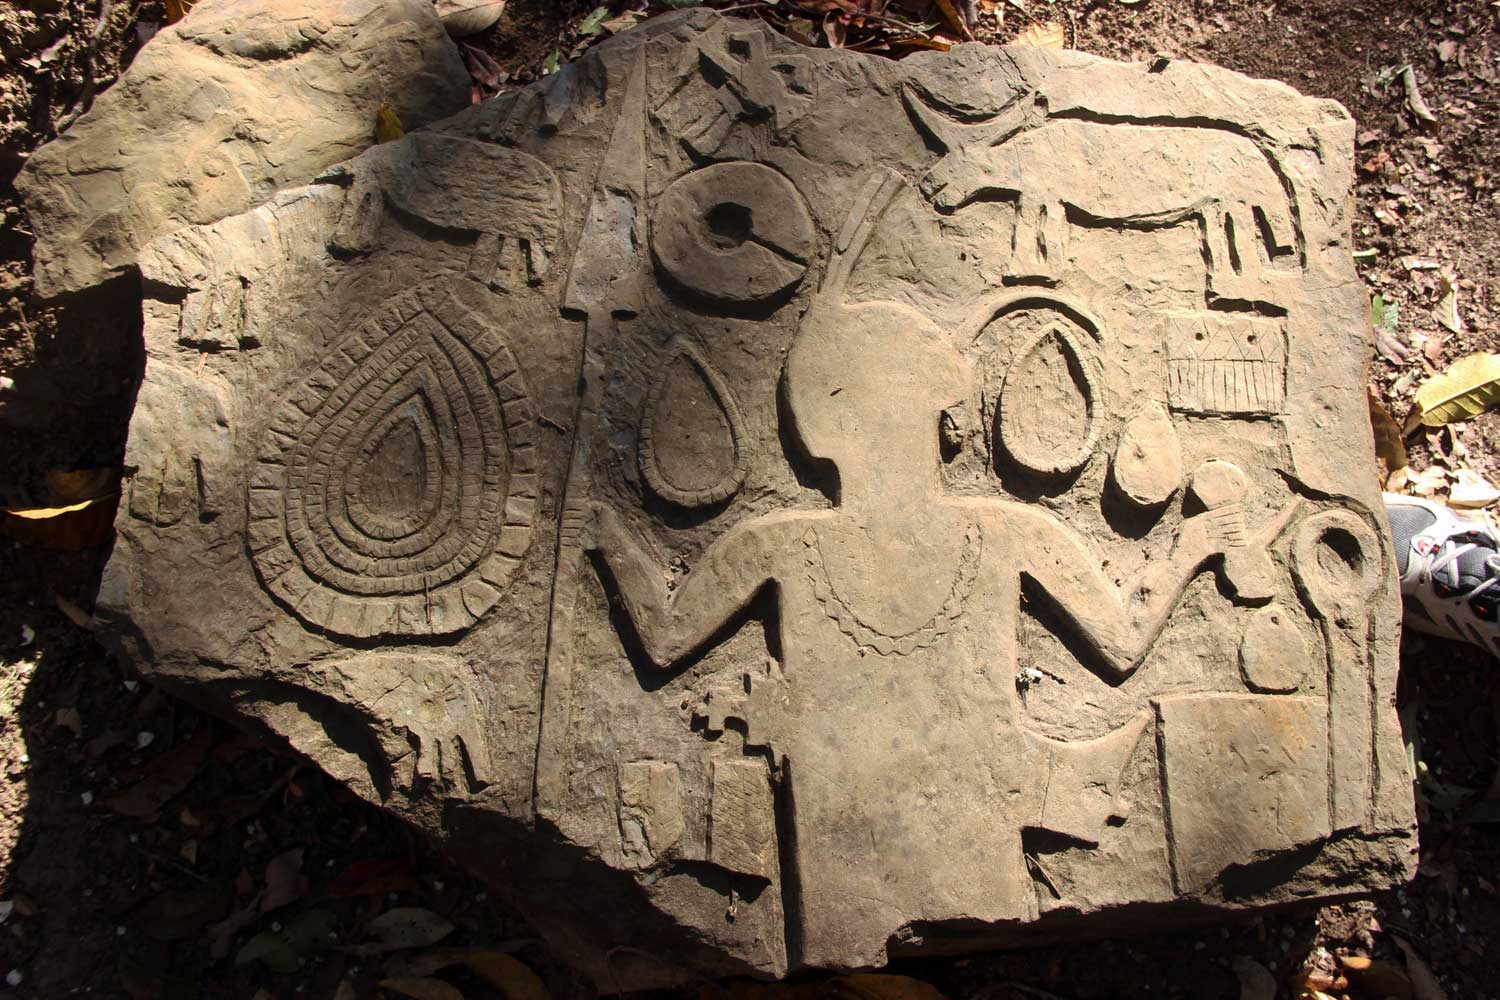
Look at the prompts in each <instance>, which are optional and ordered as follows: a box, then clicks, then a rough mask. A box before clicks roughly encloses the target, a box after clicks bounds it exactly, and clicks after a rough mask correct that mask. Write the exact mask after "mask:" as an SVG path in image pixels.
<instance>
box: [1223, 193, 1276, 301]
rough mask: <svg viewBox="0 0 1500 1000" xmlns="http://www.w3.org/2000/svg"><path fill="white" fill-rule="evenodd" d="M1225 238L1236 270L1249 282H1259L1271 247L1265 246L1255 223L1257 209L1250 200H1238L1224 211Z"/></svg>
mask: <svg viewBox="0 0 1500 1000" xmlns="http://www.w3.org/2000/svg"><path fill="white" fill-rule="evenodd" d="M1224 238H1225V242H1226V243H1227V244H1228V246H1229V252H1230V254H1231V256H1230V258H1229V259H1230V263H1231V265H1232V266H1233V267H1234V270H1235V272H1236V273H1237V274H1239V276H1240V277H1241V278H1242V279H1243V280H1244V281H1245V282H1247V283H1250V284H1253V283H1255V282H1258V281H1259V280H1260V275H1261V270H1262V269H1263V267H1264V265H1265V262H1266V260H1267V258H1269V257H1270V249H1269V248H1267V247H1265V246H1264V242H1265V241H1264V240H1262V239H1261V235H1260V227H1259V226H1257V225H1256V224H1255V209H1254V208H1252V207H1251V206H1250V204H1249V203H1248V202H1243V201H1240V202H1236V203H1235V205H1234V208H1233V209H1232V210H1230V211H1228V212H1225V213H1224ZM1262 254H1264V256H1262Z"/></svg>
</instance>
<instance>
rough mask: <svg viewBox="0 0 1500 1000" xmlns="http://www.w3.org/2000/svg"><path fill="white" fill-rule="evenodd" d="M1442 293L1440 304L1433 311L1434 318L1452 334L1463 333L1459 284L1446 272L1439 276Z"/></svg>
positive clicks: (1439, 298) (1439, 299)
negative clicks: (1459, 311)
mask: <svg viewBox="0 0 1500 1000" xmlns="http://www.w3.org/2000/svg"><path fill="white" fill-rule="evenodd" d="M1439 280H1440V282H1441V284H1440V286H1439V287H1440V291H1439V297H1438V304H1437V307H1436V308H1435V309H1433V310H1432V318H1433V319H1435V320H1437V321H1438V322H1439V323H1441V324H1442V325H1443V326H1444V327H1445V328H1446V329H1447V330H1448V331H1449V332H1450V333H1463V332H1464V323H1463V320H1462V319H1461V318H1460V317H1459V315H1458V282H1457V281H1455V280H1454V278H1453V275H1452V274H1450V273H1449V272H1447V271H1444V272H1442V273H1441V275H1439Z"/></svg>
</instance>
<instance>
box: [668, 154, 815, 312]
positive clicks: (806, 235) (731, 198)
mask: <svg viewBox="0 0 1500 1000" xmlns="http://www.w3.org/2000/svg"><path fill="white" fill-rule="evenodd" d="M813 244H814V231H813V223H812V215H811V213H809V212H808V209H807V203H806V202H805V201H804V200H803V198H802V195H801V194H799V193H798V192H797V189H796V188H795V187H793V186H792V182H791V181H789V180H787V179H786V178H785V177H783V176H782V175H781V174H779V173H777V172H776V171H775V170H772V169H771V168H770V167H767V166H764V165H762V164H759V163H743V162H736V163H715V164H713V165H712V166H708V167H704V168H703V169H701V170H695V171H693V172H692V173H689V174H686V175H684V176H682V177H679V178H678V179H677V180H676V181H674V182H673V183H672V185H671V186H670V187H668V188H667V189H666V191H664V192H662V195H661V198H660V200H659V201H658V203H657V206H656V211H655V214H654V216H653V218H652V223H651V249H652V251H653V253H654V254H655V256H656V261H657V264H658V265H659V266H660V267H661V268H662V269H663V270H665V271H666V273H667V274H668V275H670V276H671V278H672V279H673V280H674V281H676V282H677V283H678V284H679V285H681V286H682V287H684V288H686V289H687V290H689V291H691V292H695V293H697V294H699V295H701V296H703V297H704V298H707V299H711V300H714V301H717V302H727V303H732V304H746V303H752V302H760V301H763V300H765V299H769V298H771V297H772V296H775V295H777V294H779V293H781V292H784V291H786V290H787V289H788V288H791V287H792V286H793V285H795V284H796V283H797V282H798V281H801V280H802V276H803V275H804V274H806V273H807V266H808V261H809V260H810V259H811V256H812V252H813Z"/></svg>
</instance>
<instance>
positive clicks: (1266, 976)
mask: <svg viewBox="0 0 1500 1000" xmlns="http://www.w3.org/2000/svg"><path fill="white" fill-rule="evenodd" d="M1230 968H1232V969H1234V976H1235V978H1236V979H1238V980H1239V981H1240V1000H1276V977H1275V976H1273V975H1271V970H1270V969H1267V968H1266V967H1265V966H1264V965H1261V964H1260V963H1259V962H1257V961H1256V960H1255V959H1253V958H1249V957H1247V956H1245V955H1236V956H1235V957H1234V960H1233V961H1232V962H1230Z"/></svg>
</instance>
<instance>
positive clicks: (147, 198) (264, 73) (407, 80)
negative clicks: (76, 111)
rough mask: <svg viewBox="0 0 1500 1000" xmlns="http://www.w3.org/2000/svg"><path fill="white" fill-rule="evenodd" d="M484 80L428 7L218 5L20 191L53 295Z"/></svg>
mask: <svg viewBox="0 0 1500 1000" xmlns="http://www.w3.org/2000/svg"><path fill="white" fill-rule="evenodd" d="M468 100H469V77H468V73H467V71H466V70H465V69H464V66H463V62H462V60H461V59H460V58H459V56H458V52H457V50H456V49H455V48H454V46H453V43H452V42H451V41H449V39H448V37H447V36H446V35H445V34H444V32H443V27H442V25H441V24H440V23H439V21H438V19H437V16H436V15H435V14H434V13H433V8H432V4H431V3H430V2H429V0H389V2H387V0H208V2H204V3H199V4H196V5H194V6H193V9H192V11H191V12H190V13H189V14H188V16H187V17H185V18H183V19H182V20H181V21H179V22H178V23H177V24H174V25H172V26H170V27H166V28H163V29H162V30H161V31H159V32H157V34H156V36H155V37H154V38H152V39H151V41H150V42H148V43H147V44H146V45H145V46H144V47H142V49H141V51H140V53H139V54H138V55H137V56H136V57H135V61H134V62H133V63H131V65H130V68H129V69H127V70H126V71H125V73H124V74H123V75H122V76H121V78H120V79H119V81H118V82H116V83H115V85H114V86H112V87H110V88H109V89H108V90H106V91H105V92H104V93H103V94H101V95H100V96H99V98H98V99H97V100H96V101H95V102H94V106H93V107H92V108H90V109H89V111H88V112H87V113H86V114H84V115H83V116H82V117H81V118H79V119H78V121H77V122H76V123H75V124H74V125H73V126H72V127H71V128H70V129H68V131H67V132H65V133H63V134H62V135H61V136H59V137H58V138H57V139H56V140H55V141H53V142H50V143H48V144H47V145H45V146H43V147H42V148H41V149H39V150H37V152H36V154H35V155H33V156H32V158H31V159H30V160H29V161H28V162H27V164H26V167H25V169H23V170H22V171H21V174H20V176H19V177H18V178H17V182H16V183H17V187H18V188H19V190H20V191H21V194H22V197H23V198H24V202H25V206H26V211H27V214H28V215H29V217H30V219H31V224H32V227H33V229H34V230H35V232H36V234H37V242H36V248H35V251H34V254H35V264H36V266H35V272H34V273H35V278H36V287H37V291H38V292H39V293H40V294H42V295H43V296H53V295H57V294H59V293H62V292H71V291H77V290H78V289H81V288H86V287H88V286H90V285H94V284H97V283H99V282H101V281H104V280H106V279H107V278H110V277H113V276H114V275H116V274H119V273H120V272H122V271H124V270H126V269H128V268H129V267H130V266H131V265H133V264H134V263H135V262H136V258H137V256H138V254H139V252H140V250H141V248H142V247H144V246H145V245H146V244H147V243H149V242H150V241H151V240H152V239H153V238H155V237H157V236H162V235H164V234H166V233H170V232H173V231H174V230H177V229H180V228H181V227H183V226H186V225H193V224H203V223H210V222H215V221H217V220H219V219H222V218H225V217H227V216H230V215H234V214H236V213H238V212H242V211H244V210H245V209H248V208H251V207H252V206H255V205H258V204H261V203H262V202H265V201H267V200H268V199H269V198H270V197H271V196H272V195H273V194H275V193H276V191H278V190H279V189H281V188H283V187H287V186H290V185H298V184H306V183H307V182H309V181H311V180H313V179H314V178H315V177H316V176H317V174H318V173H319V172H320V171H321V170H322V169H323V168H324V167H328V166H331V165H333V164H335V163H338V162H339V161H341V160H346V159H348V158H349V157H351V156H354V155H355V154H357V153H359V152H361V151H362V150H364V149H365V148H366V147H368V146H369V145H370V144H371V143H372V142H374V140H375V110H376V108H377V107H379V105H380V103H381V102H382V101H385V102H388V103H389V104H390V105H391V107H392V108H393V109H394V110H395V111H396V112H397V114H398V115H399V116H400V118H401V121H402V122H403V123H404V124H405V125H406V127H407V128H409V129H410V128H415V127H417V126H420V125H426V124H428V123H430V122H432V121H435V120H437V119H439V118H442V117H443V116H445V115H449V114H452V113H453V112H455V111H457V110H459V109H460V108H462V107H464V105H466V104H467V103H468Z"/></svg>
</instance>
